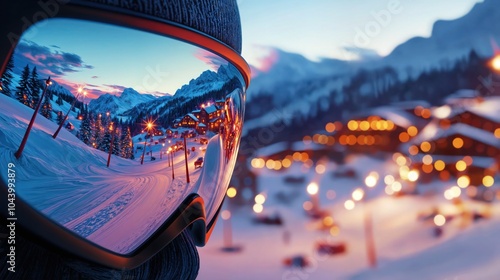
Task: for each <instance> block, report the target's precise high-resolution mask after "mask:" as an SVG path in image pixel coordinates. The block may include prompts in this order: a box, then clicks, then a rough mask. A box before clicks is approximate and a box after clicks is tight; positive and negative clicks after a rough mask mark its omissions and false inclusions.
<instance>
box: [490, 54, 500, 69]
mask: <svg viewBox="0 0 500 280" xmlns="http://www.w3.org/2000/svg"><path fill="white" fill-rule="evenodd" d="M491 67H492V68H493V70H495V71H500V55H496V56H495V57H494V58H493V59H492V60H491Z"/></svg>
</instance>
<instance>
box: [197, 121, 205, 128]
mask: <svg viewBox="0 0 500 280" xmlns="http://www.w3.org/2000/svg"><path fill="white" fill-rule="evenodd" d="M198 127H207V126H206V125H205V124H204V123H202V122H200V123H199V124H198Z"/></svg>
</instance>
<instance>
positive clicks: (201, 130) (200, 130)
mask: <svg viewBox="0 0 500 280" xmlns="http://www.w3.org/2000/svg"><path fill="white" fill-rule="evenodd" d="M196 132H197V133H198V134H200V135H205V134H206V133H207V126H206V125H205V124H204V123H202V122H199V123H198V125H197V126H196Z"/></svg>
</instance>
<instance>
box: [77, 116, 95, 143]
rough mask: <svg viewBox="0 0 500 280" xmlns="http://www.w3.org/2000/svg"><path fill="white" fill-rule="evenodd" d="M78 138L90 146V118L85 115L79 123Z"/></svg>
mask: <svg viewBox="0 0 500 280" xmlns="http://www.w3.org/2000/svg"><path fill="white" fill-rule="evenodd" d="M79 136H80V137H79V138H80V140H82V142H83V143H85V144H86V145H88V146H92V118H91V117H90V116H86V117H85V118H84V119H83V121H82V124H81V125H80V131H79Z"/></svg>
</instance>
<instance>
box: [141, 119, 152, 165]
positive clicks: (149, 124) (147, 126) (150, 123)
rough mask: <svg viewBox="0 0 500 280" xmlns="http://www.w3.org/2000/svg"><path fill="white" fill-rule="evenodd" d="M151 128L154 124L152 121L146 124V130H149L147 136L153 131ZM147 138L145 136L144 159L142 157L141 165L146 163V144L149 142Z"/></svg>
mask: <svg viewBox="0 0 500 280" xmlns="http://www.w3.org/2000/svg"><path fill="white" fill-rule="evenodd" d="M151 128H153V123H152V122H151V121H148V122H147V123H146V129H147V134H146V136H147V135H148V134H150V131H151ZM146 136H144V149H143V150H142V157H141V165H142V164H143V163H144V155H145V153H146V144H147V142H148V140H147V139H146Z"/></svg>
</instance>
